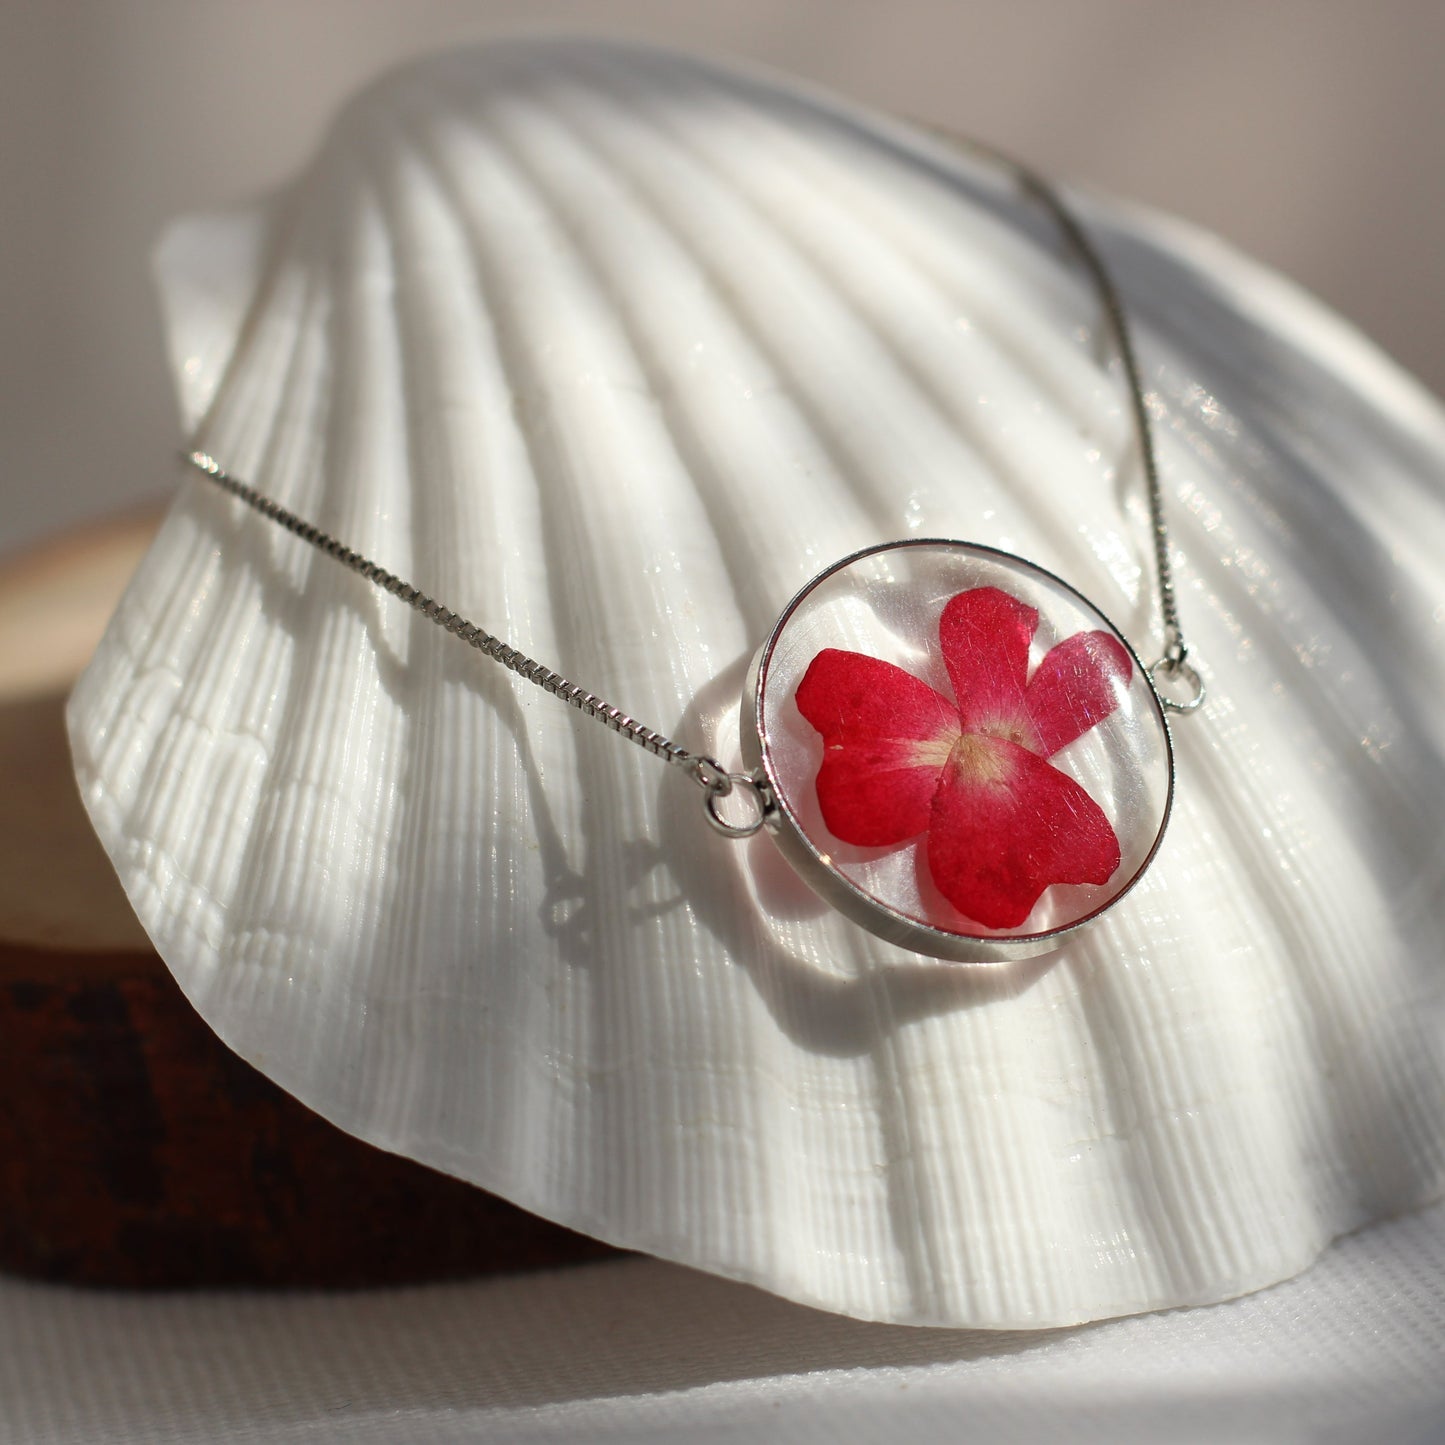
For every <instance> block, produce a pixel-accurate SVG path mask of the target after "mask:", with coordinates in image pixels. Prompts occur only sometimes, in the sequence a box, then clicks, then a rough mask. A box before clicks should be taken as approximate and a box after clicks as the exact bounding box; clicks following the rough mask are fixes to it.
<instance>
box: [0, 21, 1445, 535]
mask: <svg viewBox="0 0 1445 1445" xmlns="http://www.w3.org/2000/svg"><path fill="white" fill-rule="evenodd" d="M526 28H552V29H558V28H571V29H578V28H583V29H604V28H610V29H620V30H623V31H625V32H631V33H633V34H636V35H639V36H645V37H652V38H656V39H658V40H662V41H665V42H668V43H673V44H682V45H690V46H695V47H699V48H703V49H708V50H714V51H721V52H731V53H733V54H736V55H740V56H748V57H753V58H755V59H759V60H763V61H766V62H769V63H771V64H773V65H775V66H778V67H780V68H782V69H785V70H789V71H793V72H795V73H797V74H800V75H803V76H807V77H809V78H810V79H813V80H815V81H819V82H822V83H823V84H825V85H828V86H831V87H833V88H835V89H837V90H840V91H843V92H846V93H848V94H850V95H852V96H854V97H856V98H858V99H861V100H864V101H868V102H872V103H874V104H876V105H879V106H883V107H887V108H890V109H893V110H897V111H901V112H905V113H908V114H911V115H916V116H918V117H920V118H923V119H928V120H932V121H936V122H938V123H940V124H944V125H947V126H950V127H952V128H954V129H957V130H961V131H965V132H968V133H970V134H973V135H977V136H979V137H980V138H983V139H987V140H989V141H991V142H993V143H994V144H997V145H1000V146H1002V147H1004V148H1005V149H1007V150H1010V151H1012V152H1014V153H1016V154H1017V155H1019V156H1020V157H1022V158H1026V159H1028V160H1029V161H1030V162H1032V163H1033V164H1034V165H1035V166H1037V167H1039V168H1041V169H1043V170H1045V171H1048V172H1051V173H1052V174H1054V175H1056V176H1058V177H1061V178H1065V179H1073V180H1077V181H1083V182H1087V183H1089V184H1090V185H1093V186H1097V187H1100V188H1103V189H1106V190H1111V191H1114V192H1115V193H1117V194H1120V195H1123V196H1129V197H1133V198H1135V199H1138V200H1143V201H1147V202H1149V203H1151V204H1153V205H1156V206H1160V207H1163V208H1165V209H1167V210H1171V211H1175V212H1177V213H1179V214H1181V215H1184V216H1187V217H1188V218H1190V219H1191V220H1193V221H1196V222H1198V223H1200V224H1202V225H1205V226H1207V227H1209V228H1210V229H1212V230H1215V231H1218V232H1220V233H1221V234H1223V235H1225V236H1227V237H1228V238H1229V239H1231V240H1232V241H1234V242H1235V243H1236V244H1238V245H1239V246H1241V247H1243V248H1244V249H1245V250H1247V251H1250V252H1253V253H1254V254H1255V255H1257V256H1259V257H1261V258H1263V259H1265V260H1267V261H1269V262H1271V263H1272V264H1273V265H1275V266H1276V267H1278V268H1279V269H1281V270H1283V271H1285V272H1286V273H1288V274H1289V275H1291V276H1293V277H1295V278H1296V279H1297V280H1299V281H1301V282H1302V283H1303V284H1304V285H1306V286H1307V287H1309V288H1310V289H1312V290H1314V291H1315V292H1317V293H1318V294H1320V295H1321V296H1323V297H1324V298H1326V299H1327V300H1328V301H1329V302H1330V303H1331V304H1332V305H1334V306H1335V307H1336V308H1337V309H1338V310H1340V311H1342V312H1343V313H1344V314H1345V315H1347V316H1349V317H1350V318H1351V319H1352V320H1354V321H1355V322H1357V323H1358V324H1359V325H1360V326H1362V327H1363V328H1364V329H1365V330H1366V331H1367V332H1369V333H1370V334H1371V335H1372V336H1374V337H1375V339H1376V340H1378V341H1379V342H1380V343H1381V344H1382V345H1384V346H1385V348H1386V349H1387V350H1389V351H1391V352H1393V353H1394V354H1395V356H1396V357H1397V358H1398V359H1399V360H1401V361H1402V362H1403V363H1404V364H1405V365H1406V366H1408V367H1409V368H1411V369H1412V370H1414V371H1415V372H1417V373H1418V374H1419V375H1420V376H1421V377H1422V378H1423V379H1424V380H1425V381H1426V382H1427V383H1428V384H1429V385H1430V386H1431V387H1432V388H1433V389H1434V390H1435V391H1437V392H1445V345H1442V339H1445V285H1442V264H1441V258H1442V256H1445V165H1442V160H1445V154H1442V141H1445V86H1442V85H1441V84H1440V82H1439V75H1440V71H1441V62H1442V59H1445V5H1441V4H1439V3H1438V0H1372V3H1358V0H1268V3H1259V0H1253V3H1251V0H1207V3H1197V4H1190V3H1185V0H954V3H949V0H932V3H930V0H886V3H885V0H875V3H871V4H870V3H862V0H856V3H855V0H827V3H825V0H710V3H709V0H673V3H667V0H590V3H583V0H531V3H519V0H471V3H462V0H0V549H10V548H14V547H16V546H19V545H21V544H23V543H24V542H25V541H27V540H30V539H32V538H35V537H38V536H41V535H43V534H44V533H46V532H48V531H51V530H54V529H56V528H58V527H60V526H63V525H65V524H66V523H68V522H72V521H75V520H79V519H82V518H85V517H90V516H96V515H100V514H104V513H106V512H109V511H115V510H117V509H121V508H124V507H127V506H131V505H134V504H135V503H136V502H138V501H140V500H142V499H146V498H151V497H159V496H163V495H165V494H166V493H167V492H168V491H169V490H170V489H171V488H172V487H173V486H174V485H175V484H176V476H175V472H174V469H173V466H172V463H171V461H170V457H171V453H172V450H173V448H174V445H175V443H176V441H177V434H176V423H175V416H174V410H173V406H172V402H171V395H170V384H169V380H168V378H167V376H166V373H165V369H164V365H163V362H162V347H161V339H160V332H159V324H158V319H157V311H156V306H155V302H154V298H153V295H152V291H151V285H150V277H149V269H148V264H149V263H148V253H149V249H150V246H151V244H152V242H153V241H154V239H155V237H156V236H157V234H158V233H159V231H160V229H161V227H162V226H163V225H164V223H165V221H166V220H167V218H168V217H171V216H175V215H177V214H180V213H183V212H185V211H187V210H193V209H204V208H207V207H212V206H216V205H219V204H224V203H226V202H230V201H235V200H239V199H243V198H245V197H246V196H248V195H250V194H252V193H254V192H256V191H258V190H261V189H264V188H265V187H267V186H269V185H271V184H273V183H274V182H276V181H277V180H279V179H281V178H282V177H284V176H286V175H287V174H288V173H289V172H291V171H292V170H294V169H295V168H296V167H297V166H298V165H300V164H301V163H302V161H303V160H304V159H305V157H306V156H307V154H308V153H309V151H310V149H311V148H312V146H313V144H314V143H315V141H316V138H317V136H318V134H319V132H320V130H321V129H322V127H323V126H324V124H325V122H326V119H327V117H328V116H329V114H330V113H331V112H332V110H333V109H334V108H335V106H336V105H337V103H338V102H339V101H340V99H341V98H342V97H343V96H345V95H346V94H347V93H348V92H350V91H351V90H353V89H354V88H355V87H356V86H357V85H358V84H360V83H361V82H362V81H364V80H365V79H367V78H368V77H370V76H372V75H374V74H375V73H377V72H378V71H380V70H382V69H385V68H386V67H387V66H389V65H390V64H392V63H393V62H395V61H397V60H399V59H402V58H404V57H406V56H410V55H414V54H416V53H419V52H422V51H426V50H431V49H435V48H438V47H441V46H444V45H448V44H452V43H456V42H459V41H467V40H476V39H481V38H484V37H485V36H487V35H488V34H496V33H499V32H501V33H505V32H512V31H516V30H520V29H526Z"/></svg>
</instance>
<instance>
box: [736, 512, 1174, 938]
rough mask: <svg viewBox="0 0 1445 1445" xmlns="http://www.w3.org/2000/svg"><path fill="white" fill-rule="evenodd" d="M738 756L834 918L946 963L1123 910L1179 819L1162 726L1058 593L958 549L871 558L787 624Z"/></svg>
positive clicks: (860, 556) (910, 547)
mask: <svg viewBox="0 0 1445 1445" xmlns="http://www.w3.org/2000/svg"><path fill="white" fill-rule="evenodd" d="M742 735H743V736H742V742H743V756H744V759H745V761H746V763H747V765H748V767H749V768H751V769H754V770H755V772H756V773H757V774H758V775H759V776H761V777H762V778H763V779H765V786H766V789H767V792H768V794H769V802H770V807H769V811H768V816H767V822H768V826H769V828H770V829H771V830H772V832H773V834H774V836H775V837H776V839H777V842H778V844H779V846H780V847H781V848H782V850H783V852H784V853H785V854H786V855H787V857H788V859H789V860H790V862H791V863H792V864H793V866H794V867H795V868H796V869H797V870H798V872H799V873H800V874H801V875H802V876H803V877H804V878H805V879H806V880H807V882H808V883H809V884H810V885H811V886H812V887H813V888H814V889H816V890H817V892H819V893H820V894H821V895H822V896H823V897H824V898H825V899H826V900H827V901H828V902H829V903H831V904H832V905H833V906H834V907H836V908H838V909H839V910H840V911H841V912H843V913H845V914H846V915H847V916H848V917H849V918H851V919H853V921H854V922H856V923H859V924H861V925H862V926H863V927H865V928H868V929H870V930H872V931H873V932H874V933H876V934H879V935H880V936H882V937H883V938H886V939H888V940H889V941H890V942H892V943H896V944H899V945H901V946H902V947H905V948H910V949H913V950H915V951H917V952H919V953H925V954H931V955H933V956H935V957H939V958H949V959H958V960H970V961H989V960H1000V959H1007V958H1018V957H1023V956H1027V955H1029V954H1035V953H1042V952H1045V951H1046V950H1048V949H1050V948H1053V947H1056V946H1057V945H1058V944H1059V943H1060V942H1061V941H1062V940H1063V938H1064V937H1065V936H1066V935H1068V934H1069V933H1071V932H1072V931H1074V930H1075V929H1077V928H1080V927H1082V926H1084V925H1085V924H1087V923H1089V922H1091V921H1092V920H1093V919H1095V918H1097V917H1098V916H1099V915H1100V914H1101V913H1102V912H1103V911H1104V910H1105V909H1107V908H1110V907H1112V906H1113V904H1115V903H1116V902H1117V901H1118V900H1119V899H1120V898H1121V897H1123V895H1124V894H1125V893H1126V892H1128V890H1129V889H1130V888H1131V887H1132V886H1133V884H1134V883H1135V882H1136V881H1137V880H1138V879H1139V877H1140V876H1141V875H1142V873H1143V872H1144V870H1145V869H1146V868H1147V867H1148V866H1149V863H1150V861H1151V860H1152V858H1153V856H1154V854H1155V851H1156V850H1157V848H1158V846H1159V842H1160V839H1161V838H1162V837H1163V834H1164V827H1165V824H1166V822H1167V821H1168V817H1169V809H1170V804H1171V802H1172V799H1173V792H1174V759H1173V750H1172V746H1171V743H1170V737H1169V727H1168V724H1167V722H1166V720H1165V715H1164V708H1163V706H1162V704H1161V702H1160V700H1159V697H1158V695H1157V693H1156V692H1155V690H1154V687H1153V684H1152V683H1151V681H1150V679H1149V674H1148V672H1147V670H1146V669H1145V668H1144V667H1143V666H1142V665H1141V664H1140V662H1139V659H1138V658H1137V657H1136V656H1135V655H1134V652H1133V650H1132V649H1131V648H1130V646H1129V644H1128V643H1127V642H1126V641H1125V640H1124V638H1123V636H1122V635H1121V634H1120V632H1119V630H1118V629H1117V628H1116V627H1114V625H1113V624H1112V623H1110V622H1109V621H1108V619H1107V618H1105V617H1104V616H1103V615H1102V614H1101V613H1100V612H1099V611H1098V609H1097V608H1095V607H1094V606H1093V605H1092V604H1091V603H1090V602H1088V601H1087V600H1086V599H1085V598H1084V597H1082V596H1081V595H1080V594H1079V593H1078V592H1076V591H1074V589H1073V588H1072V587H1070V586H1069V585H1068V584H1067V583H1065V582H1062V581H1060V579H1059V578H1057V577H1055V576H1053V575H1052V574H1051V573H1049V572H1046V571H1044V570H1043V569H1042V568H1041V567H1036V566H1034V565H1033V564H1032V563H1030V562H1025V561H1024V560H1023V559H1022V558H1019V557H1014V556H1012V555H1010V554H1009V553H1006V552H1000V551H997V550H995V549H993V548H990V547H983V546H977V545H974V544H971V543H966V542H949V541H933V540H919V541H909V542H891V543H886V544H884V545H882V546H879V547H871V548H869V549H868V550H866V551H863V552H858V553H856V554H854V555H853V556H851V557H846V558H844V559H843V561H841V562H838V563H836V564H835V565H834V566H832V567H830V568H828V570H827V571H825V572H823V573H822V574H820V575H819V576H818V577H815V578H814V579H813V580H812V581H811V582H810V583H808V585H807V586H806V587H804V588H803V590H802V591H801V592H800V593H799V594H798V595H797V596H796V597H795V598H794V599H793V600H792V602H791V603H789V604H788V606H787V608H786V609H785V610H784V612H783V615H782V617H781V618H780V619H779V620H778V623H777V625H776V626H775V627H774V628H773V631H772V634H771V636H769V638H768V640H767V641H766V642H765V643H764V645H763V647H762V649H761V651H760V652H759V653H758V655H757V657H756V659H755V660H754V662H753V666H752V668H751V670H750V672H749V676H748V684H747V692H746V694H745V697H744V705H743V727H742Z"/></svg>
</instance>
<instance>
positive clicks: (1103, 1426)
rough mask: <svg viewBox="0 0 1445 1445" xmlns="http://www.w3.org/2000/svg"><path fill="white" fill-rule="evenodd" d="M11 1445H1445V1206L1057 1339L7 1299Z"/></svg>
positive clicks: (663, 1284) (719, 1321)
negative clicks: (729, 1444)
mask: <svg viewBox="0 0 1445 1445" xmlns="http://www.w3.org/2000/svg"><path fill="white" fill-rule="evenodd" d="M0 1440H3V1441H4V1442H7V1445H8V1442H10V1441H17V1442H18V1441H25V1442H34V1445H60V1442H72V1441H74V1442H85V1445H116V1442H141V1441H145V1442H152V1441H164V1442H177V1441H197V1442H201V1441H204V1442H215V1441H219V1442H240V1441H268V1442H272V1441H279V1442H292V1441H304V1442H307V1445H317V1442H329V1441H333V1440H335V1441H346V1442H348V1445H368V1442H372V1441H386V1442H396V1445H411V1442H433V1441H435V1442H450V1441H463V1440H467V1441H470V1440H498V1441H518V1442H527V1445H534V1442H545V1441H558V1442H560V1441H586V1442H593V1441H596V1442H617V1441H660V1440H666V1441H681V1442H689V1445H691V1442H715V1441H716V1442H721V1441H741V1440H749V1441H753V1440H756V1441H766V1442H780V1445H794V1442H797V1445H814V1442H826V1445H850V1442H855V1441H881V1440H906V1441H909V1442H932V1441H940V1442H941V1441H949V1442H955V1441H958V1442H972V1441H1013V1440H1018V1441H1029V1442H1034V1441H1108V1442H1110V1445H1129V1442H1135V1441H1140V1442H1143V1441H1149V1442H1155V1441H1168V1442H1171V1445H1193V1442H1200V1445H1205V1442H1208V1445H1215V1442H1229V1445H1234V1442H1248V1445H1302V1442H1311V1445H1314V1442H1329V1445H1336V1442H1339V1445H1344V1442H1353V1441H1362V1440H1368V1441H1370V1442H1371V1445H1439V1442H1441V1441H1445V1207H1442V1206H1437V1207H1436V1208H1434V1209H1431V1210H1429V1211H1427V1212H1425V1213H1424V1214H1419V1215H1414V1216H1411V1217H1409V1218H1405V1219H1400V1220H1395V1221H1391V1222H1389V1223H1386V1224H1383V1225H1378V1226H1376V1227H1375V1228H1373V1229H1370V1230H1367V1231H1365V1232H1363V1233H1361V1234H1359V1235H1356V1236H1354V1237H1352V1238H1350V1239H1346V1240H1343V1241H1341V1242H1340V1243H1339V1244H1337V1245H1336V1246H1335V1248H1334V1249H1333V1250H1332V1251H1331V1252H1330V1253H1329V1254H1328V1255H1327V1256H1326V1257H1325V1258H1324V1260H1323V1261H1321V1262H1320V1263H1319V1264H1318V1265H1317V1266H1316V1267H1315V1268H1314V1269H1312V1270H1310V1271H1309V1272H1308V1273H1307V1274H1305V1275H1303V1276H1301V1277H1300V1278H1299V1279H1296V1280H1292V1281H1290V1282H1288V1283H1286V1284H1282V1285H1278V1286H1276V1287H1275V1288H1273V1289H1270V1290H1266V1291H1264V1292H1262V1293H1260V1294H1257V1295H1252V1296H1250V1297H1248V1298H1246V1299H1242V1300H1236V1301H1234V1302H1232V1303H1230V1304H1225V1305H1217V1306H1214V1307H1212V1308H1208V1309H1196V1310H1176V1311H1173V1312H1170V1313H1168V1314H1159V1315H1149V1316H1142V1317H1138V1318H1134V1319H1127V1320H1116V1321H1111V1322H1108V1323H1105V1324H1099V1325H1090V1326H1083V1327H1080V1328H1078V1329H1071V1330H1055V1331H1050V1332H1046V1333H1041V1334H1026V1333H1004V1334H990V1333H985V1332H977V1331H948V1330H916V1329H908V1328H905V1327H897V1326H885V1325H867V1324H859V1323H857V1322H855V1321H851V1320H846V1319H841V1318H837V1317H833V1316H829V1315H824V1314H818V1313H816V1312H814V1311H812V1310H808V1309H804V1308H802V1307H800V1306H798V1305H793V1304H789V1303H786V1302H785V1301H782V1300H779V1299H775V1298H773V1297H772V1296H769V1295H765V1294H762V1293H760V1292H758V1291H756V1290H753V1289H749V1288H747V1287H745V1286H742V1285H734V1284H729V1283H727V1282H726V1281H723V1280H718V1279H714V1278H711V1277H709V1276H706V1275H701V1274H695V1273H693V1272H691V1271H689V1270H685V1269H681V1268H678V1267H677V1266H674V1265H666V1264H661V1263H659V1262H657V1261H655V1260H649V1259H641V1258H637V1259H626V1260H621V1261H617V1262H615V1263H608V1264H601V1265H593V1266H588V1267H584V1268H578V1269H573V1270H567V1271H559V1272H556V1273H548V1274H540V1275H525V1276H518V1277H515V1278H510V1279H503V1280H493V1281H488V1282H480V1283H470V1284H461V1285H442V1286H434V1287H429V1288H413V1289H403V1290H394V1291H384V1292H383V1291H377V1292H370V1293H361V1294H331V1295H321V1294H309V1295H291V1296H282V1295H274V1294H243V1293H217V1294H194V1295H168V1296H150V1297H146V1296H140V1295H132V1294H115V1293H102V1292H87V1291H82V1290H74V1289H63V1288H55V1287H50V1286H44V1285H36V1284H31V1283H28V1282H22V1281H17V1280H0Z"/></svg>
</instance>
